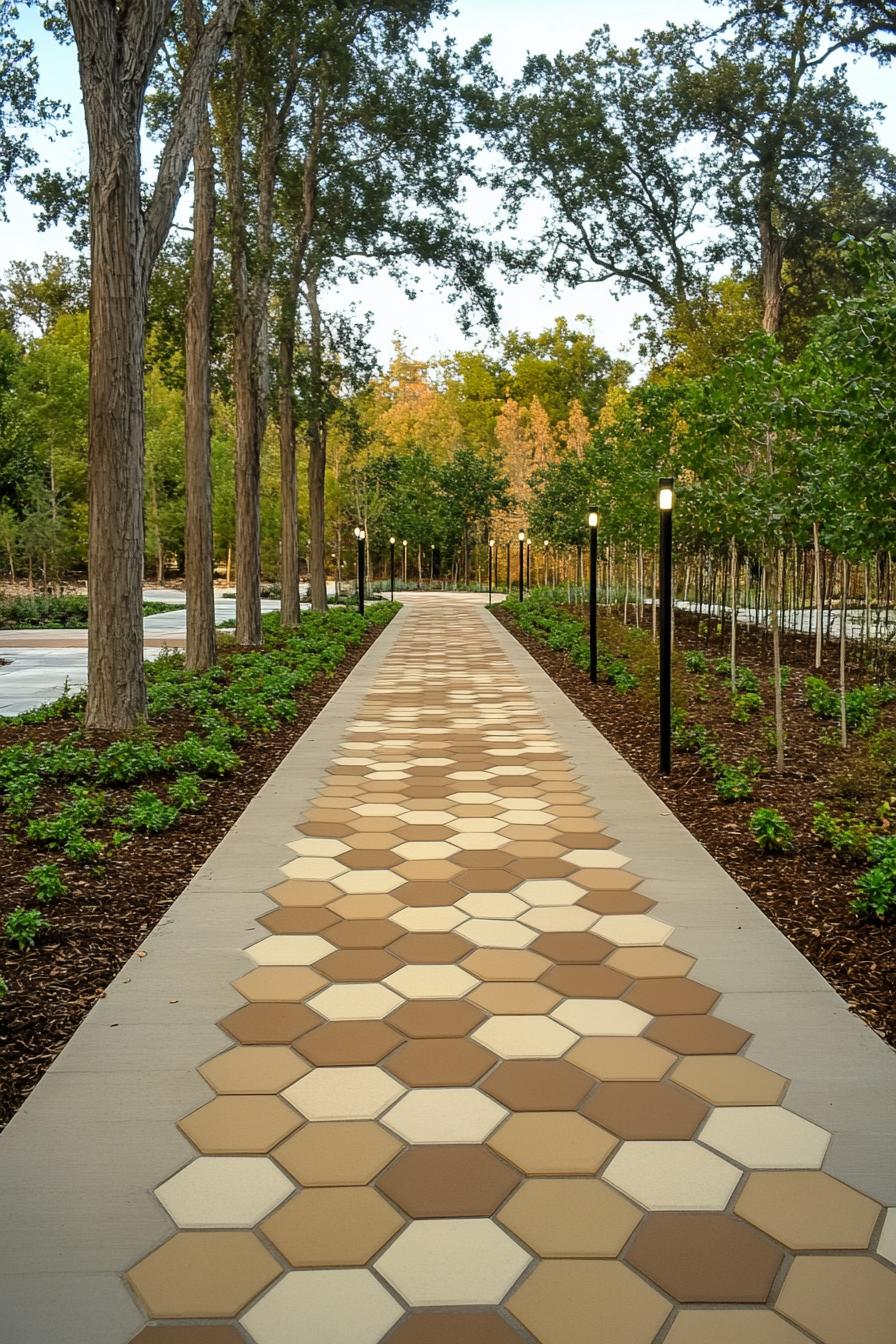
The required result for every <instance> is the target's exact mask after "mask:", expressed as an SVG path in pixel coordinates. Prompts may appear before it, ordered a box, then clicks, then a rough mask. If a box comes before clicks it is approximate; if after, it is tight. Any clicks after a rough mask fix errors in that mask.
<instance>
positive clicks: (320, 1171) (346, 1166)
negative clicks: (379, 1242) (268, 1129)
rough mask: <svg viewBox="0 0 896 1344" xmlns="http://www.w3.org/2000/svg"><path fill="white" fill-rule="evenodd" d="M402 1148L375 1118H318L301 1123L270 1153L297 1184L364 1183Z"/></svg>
mask: <svg viewBox="0 0 896 1344" xmlns="http://www.w3.org/2000/svg"><path fill="white" fill-rule="evenodd" d="M402 1147H403V1145H402V1143H401V1140H400V1139H397V1138H396V1137H395V1135H394V1134H392V1133H390V1132H389V1130H387V1129H384V1128H383V1127H382V1125H378V1124H377V1123H376V1121H375V1120H321V1121H316V1122H314V1123H313V1124H309V1125H303V1127H302V1128H301V1129H300V1130H298V1131H297V1132H296V1133H295V1134H292V1135H290V1137H289V1138H288V1139H287V1140H286V1142H285V1143H281V1144H280V1146H279V1147H278V1148H275V1149H274V1151H273V1153H272V1154H271V1156H272V1157H274V1158H276V1160H277V1161H278V1162H279V1163H280V1165H281V1167H284V1168H285V1170H286V1171H288V1172H289V1174H290V1176H294V1177H295V1179H296V1180H297V1181H298V1182H299V1184H300V1185H325V1186H331V1185H367V1184H368V1183H369V1182H370V1181H372V1180H373V1178H374V1176H376V1175H377V1173H378V1172H380V1171H382V1169H383V1167H385V1166H386V1165H387V1164H388V1163H389V1162H391V1161H392V1159H393V1157H394V1156H395V1155H396V1153H399V1152H401V1149H402Z"/></svg>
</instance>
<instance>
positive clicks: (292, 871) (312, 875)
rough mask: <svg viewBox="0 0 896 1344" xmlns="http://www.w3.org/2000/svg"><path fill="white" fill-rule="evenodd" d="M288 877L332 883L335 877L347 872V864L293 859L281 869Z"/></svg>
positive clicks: (332, 861)
mask: <svg viewBox="0 0 896 1344" xmlns="http://www.w3.org/2000/svg"><path fill="white" fill-rule="evenodd" d="M280 871H281V873H284V874H285V875H286V877H295V878H298V879H299V880H301V881H305V882H331V881H332V880H333V878H334V877H339V876H340V874H342V873H344V872H345V871H346V868H345V864H344V863H340V862H339V861H338V859H305V858H302V859H293V860H292V861H291V862H290V863H286V864H284V865H283V866H282V868H281V869H280Z"/></svg>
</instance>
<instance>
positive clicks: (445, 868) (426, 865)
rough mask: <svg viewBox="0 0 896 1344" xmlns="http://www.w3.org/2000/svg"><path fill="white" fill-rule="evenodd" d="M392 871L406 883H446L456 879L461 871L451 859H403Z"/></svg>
mask: <svg viewBox="0 0 896 1344" xmlns="http://www.w3.org/2000/svg"><path fill="white" fill-rule="evenodd" d="M394 871H395V874H396V876H397V877H403V878H404V880H405V881H406V882H447V881H449V879H452V878H456V877H457V876H458V875H459V873H460V871H461V870H460V868H459V867H458V866H457V864H456V863H453V862H452V860H451V859H405V861H404V862H403V863H402V862H399V863H398V864H397V865H396V867H395V869H394Z"/></svg>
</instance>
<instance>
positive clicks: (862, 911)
mask: <svg viewBox="0 0 896 1344" xmlns="http://www.w3.org/2000/svg"><path fill="white" fill-rule="evenodd" d="M868 858H869V861H870V863H871V867H870V868H869V869H868V871H867V872H865V873H862V874H861V876H860V877H858V878H857V879H856V890H857V891H858V892H859V895H858V896H857V897H856V898H855V900H853V901H851V902H850V908H851V909H852V910H854V911H855V913H856V914H859V915H875V916H876V917H877V918H878V919H887V918H888V917H889V916H891V915H896V836H894V835H879V836H875V838H874V839H873V840H872V841H871V844H870V845H869V846H868Z"/></svg>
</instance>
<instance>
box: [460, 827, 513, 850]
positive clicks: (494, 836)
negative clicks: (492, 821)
mask: <svg viewBox="0 0 896 1344" xmlns="http://www.w3.org/2000/svg"><path fill="white" fill-rule="evenodd" d="M451 843H452V844H453V845H456V846H457V848H458V849H503V847H504V846H505V845H506V844H508V843H509V841H508V838H507V836H506V835H501V834H500V832H498V831H472V832H468V831H464V832H463V833H461V832H460V831H457V832H455V835H454V839H453V840H452V842H451Z"/></svg>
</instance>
